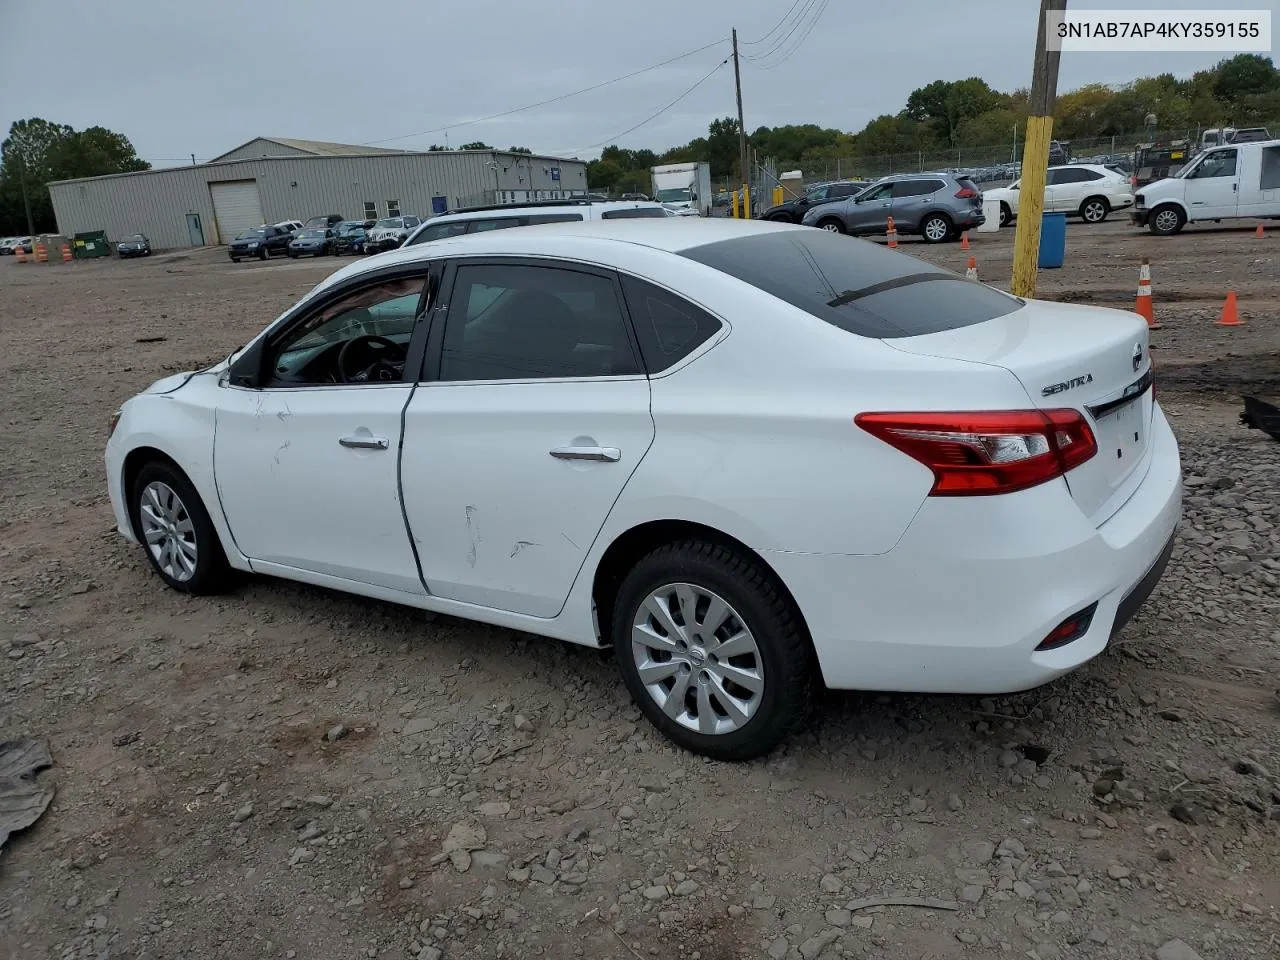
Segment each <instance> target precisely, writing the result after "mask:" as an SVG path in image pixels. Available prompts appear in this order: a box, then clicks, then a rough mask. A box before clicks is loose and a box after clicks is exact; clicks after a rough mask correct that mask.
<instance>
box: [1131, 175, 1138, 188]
mask: <svg viewBox="0 0 1280 960" xmlns="http://www.w3.org/2000/svg"><path fill="white" fill-rule="evenodd" d="M1129 185H1130V186H1131V187H1136V186H1137V185H1138V178H1137V177H1136V176H1133V177H1130V178H1129Z"/></svg>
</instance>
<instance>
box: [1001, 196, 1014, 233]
mask: <svg viewBox="0 0 1280 960" xmlns="http://www.w3.org/2000/svg"><path fill="white" fill-rule="evenodd" d="M1011 223H1013V209H1012V208H1011V207H1010V206H1009V205H1008V204H1007V203H1005V202H1004V201H1003V200H1001V201H1000V226H1002V227H1007V226H1008V225H1009V224H1011Z"/></svg>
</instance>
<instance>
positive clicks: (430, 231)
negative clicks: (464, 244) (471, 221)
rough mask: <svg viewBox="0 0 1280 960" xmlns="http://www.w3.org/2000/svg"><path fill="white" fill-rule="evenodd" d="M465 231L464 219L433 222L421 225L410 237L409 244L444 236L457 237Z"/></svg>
mask: <svg viewBox="0 0 1280 960" xmlns="http://www.w3.org/2000/svg"><path fill="white" fill-rule="evenodd" d="M466 232H467V221H466V220H450V221H447V222H446V223H433V224H431V225H430V226H427V227H423V228H422V229H421V230H419V231H418V232H417V233H416V234H414V235H413V237H412V238H411V239H410V241H409V242H410V243H411V244H418V243H430V242H431V241H432V240H443V239H445V238H446V237H459V236H462V234H464V233H466Z"/></svg>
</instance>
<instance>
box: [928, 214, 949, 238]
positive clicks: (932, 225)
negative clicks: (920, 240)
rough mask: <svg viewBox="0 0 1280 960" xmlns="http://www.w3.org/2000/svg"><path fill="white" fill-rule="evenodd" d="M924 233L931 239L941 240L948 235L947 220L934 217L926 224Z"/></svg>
mask: <svg viewBox="0 0 1280 960" xmlns="http://www.w3.org/2000/svg"><path fill="white" fill-rule="evenodd" d="M924 235H925V236H926V237H928V238H929V239H930V240H941V239H942V238H943V237H945V236H946V235H947V222H946V221H945V220H943V219H942V218H941V217H934V218H933V219H932V220H928V221H926V222H925V225H924Z"/></svg>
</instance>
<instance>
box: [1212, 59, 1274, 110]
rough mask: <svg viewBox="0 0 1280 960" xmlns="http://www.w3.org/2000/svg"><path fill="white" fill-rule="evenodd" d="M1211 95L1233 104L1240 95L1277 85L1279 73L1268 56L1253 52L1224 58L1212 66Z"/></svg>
mask: <svg viewBox="0 0 1280 960" xmlns="http://www.w3.org/2000/svg"><path fill="white" fill-rule="evenodd" d="M1213 72H1214V74H1215V75H1216V76H1215V78H1214V81H1213V94H1214V96H1215V97H1217V98H1218V99H1219V100H1220V101H1222V102H1223V103H1226V104H1233V103H1236V102H1237V101H1239V100H1240V99H1242V98H1243V97H1248V96H1256V95H1257V94H1260V93H1270V92H1271V91H1272V90H1275V89H1277V88H1278V87H1280V75H1277V72H1276V67H1275V64H1274V63H1272V62H1271V58H1270V57H1264V56H1261V55H1259V54H1256V53H1241V54H1237V55H1236V56H1234V57H1232V58H1231V59H1230V60H1223V61H1222V62H1220V63H1219V64H1218V65H1217V66H1216V67H1214V68H1213Z"/></svg>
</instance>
